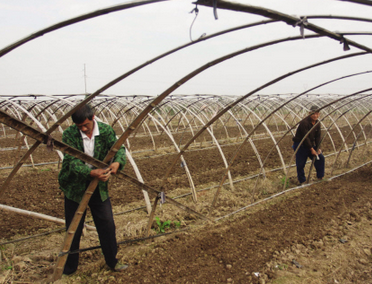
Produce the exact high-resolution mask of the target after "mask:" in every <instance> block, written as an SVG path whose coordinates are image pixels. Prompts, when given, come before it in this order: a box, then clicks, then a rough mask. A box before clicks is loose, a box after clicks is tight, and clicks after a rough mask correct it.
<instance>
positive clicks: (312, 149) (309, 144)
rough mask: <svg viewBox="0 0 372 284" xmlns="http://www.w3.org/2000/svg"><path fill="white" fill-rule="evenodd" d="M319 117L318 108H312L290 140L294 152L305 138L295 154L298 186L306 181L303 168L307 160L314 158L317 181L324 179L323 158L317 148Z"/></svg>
mask: <svg viewBox="0 0 372 284" xmlns="http://www.w3.org/2000/svg"><path fill="white" fill-rule="evenodd" d="M319 116H320V113H319V110H318V108H317V107H316V106H312V107H311V108H310V113H309V115H308V116H307V117H305V118H304V119H303V120H302V121H301V122H300V124H299V126H298V128H297V131H296V135H295V137H293V139H292V140H293V142H294V143H293V146H292V148H293V149H294V150H296V149H297V148H298V147H299V145H300V143H301V141H302V140H303V138H304V137H305V136H306V138H305V139H304V141H303V142H302V144H301V146H300V147H299V149H298V151H297V153H296V166H297V178H298V181H299V183H300V184H301V183H304V182H305V181H306V177H305V171H304V168H305V164H306V161H307V158H310V159H313V158H314V157H315V162H314V166H315V169H316V176H317V178H318V179H319V180H321V179H322V178H323V177H324V156H323V154H322V150H320V148H319V146H320V139H321V136H320V134H321V130H320V123H318V122H319V121H318V119H319Z"/></svg>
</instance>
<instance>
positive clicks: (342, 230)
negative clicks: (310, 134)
mask: <svg viewBox="0 0 372 284" xmlns="http://www.w3.org/2000/svg"><path fill="white" fill-rule="evenodd" d="M371 172H372V168H371V166H365V167H364V168H361V169H359V170H357V171H356V172H353V173H351V174H347V175H344V176H342V177H339V178H336V179H333V180H332V181H324V182H320V183H316V184H313V185H311V186H309V187H305V188H299V189H296V190H294V191H292V192H290V193H288V194H286V195H283V196H281V197H279V198H276V199H273V200H271V201H267V202H265V203H263V204H260V205H257V206H255V207H253V208H251V209H250V210H247V211H245V212H243V213H240V214H239V215H238V216H237V215H236V216H235V217H231V218H228V219H226V220H224V221H219V222H217V223H216V224H209V225H207V224H205V225H201V226H196V227H193V228H190V230H188V231H186V232H185V231H183V232H179V233H176V234H174V235H171V236H168V237H163V239H158V240H156V241H151V242H150V243H137V244H133V245H128V246H124V245H123V246H120V249H119V257H120V258H121V261H123V262H128V263H129V264H130V267H129V268H128V269H127V270H126V271H125V272H122V273H115V272H110V271H108V270H107V268H105V267H104V266H103V265H102V263H104V262H103V260H102V256H101V255H100V254H99V253H98V252H99V250H97V251H96V252H97V253H98V254H94V253H93V255H92V254H90V255H89V254H88V253H82V260H81V265H80V266H79V270H78V273H77V274H76V275H74V276H71V277H68V278H63V279H62V280H60V283H372V276H371V275H372V274H371V270H372V269H371V262H372V255H371V249H372V243H371V233H372V221H371V220H372V204H371V200H372V192H371V190H370V184H371V181H372V175H371ZM25 245H26V244H25ZM31 259H32V257H31ZM54 260H55V259H53V258H52V259H49V260H48V261H49V265H46V264H45V259H44V260H43V265H41V266H40V267H42V266H44V267H43V268H37V266H36V264H37V263H38V262H40V261H41V260H40V259H32V262H34V263H33V264H34V271H28V273H29V274H33V275H34V278H32V277H31V276H27V272H23V273H22V274H17V273H16V271H15V272H14V274H15V275H18V276H19V278H17V277H15V276H14V277H13V279H18V281H20V283H30V282H27V281H30V279H33V280H32V282H34V281H36V282H37V280H43V279H46V277H47V276H48V274H50V273H51V271H52V270H51V269H52V267H53V261H54ZM97 263H98V265H97ZM3 271H4V270H3ZM35 274H36V275H39V276H38V277H39V278H35ZM20 275H22V277H21V276H20ZM22 281H24V282H22ZM5 283H11V282H5ZM15 283H16V282H15Z"/></svg>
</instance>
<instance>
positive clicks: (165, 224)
mask: <svg viewBox="0 0 372 284" xmlns="http://www.w3.org/2000/svg"><path fill="white" fill-rule="evenodd" d="M155 220H156V224H157V225H158V229H157V232H158V233H164V232H165V229H169V228H170V225H171V221H169V220H168V221H165V222H162V221H160V218H159V217H155Z"/></svg>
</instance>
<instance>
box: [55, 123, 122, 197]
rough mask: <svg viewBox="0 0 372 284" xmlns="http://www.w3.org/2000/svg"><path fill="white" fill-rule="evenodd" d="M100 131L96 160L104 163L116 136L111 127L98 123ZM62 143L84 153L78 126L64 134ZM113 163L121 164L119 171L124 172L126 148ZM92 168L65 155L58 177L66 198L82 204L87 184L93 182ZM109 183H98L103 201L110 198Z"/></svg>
mask: <svg viewBox="0 0 372 284" xmlns="http://www.w3.org/2000/svg"><path fill="white" fill-rule="evenodd" d="M97 124H98V129H99V136H96V137H95V142H94V158H96V159H98V160H100V161H103V159H104V158H105V156H106V155H107V153H108V151H109V150H110V149H111V147H112V145H114V143H115V142H116V140H117V139H116V135H115V132H114V130H113V129H112V127H111V126H109V125H107V124H104V123H101V122H97ZM62 141H63V142H64V143H66V144H68V145H69V146H71V147H74V148H76V149H78V150H80V151H82V152H84V144H83V138H82V137H81V134H80V131H79V129H78V128H77V126H76V125H72V126H70V127H69V128H67V129H66V130H65V131H64V132H63V136H62ZM113 162H119V163H120V167H119V170H122V169H123V167H124V165H125V162H126V157H125V148H124V147H123V146H122V147H121V148H120V149H119V151H118V152H117V153H116V155H115V157H114V160H113ZM90 171H91V168H89V166H88V165H86V164H85V162H83V161H81V160H79V159H77V158H75V157H73V156H70V155H68V154H65V155H64V158H63V162H62V169H61V171H60V172H59V175H58V182H59V185H60V189H62V191H63V192H64V194H65V196H66V197H67V198H68V199H70V200H73V201H75V202H77V203H80V201H81V199H82V198H83V195H84V192H85V190H86V189H87V182H89V181H91V180H93V178H92V177H91V176H90ZM107 185H108V182H102V181H100V182H99V183H98V188H97V189H96V190H99V193H100V195H101V199H102V201H105V200H106V199H107V198H108V190H107Z"/></svg>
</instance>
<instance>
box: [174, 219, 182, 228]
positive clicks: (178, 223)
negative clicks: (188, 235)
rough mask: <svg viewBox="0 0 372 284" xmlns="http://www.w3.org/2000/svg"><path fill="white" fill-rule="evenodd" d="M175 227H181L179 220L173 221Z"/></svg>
mask: <svg viewBox="0 0 372 284" xmlns="http://www.w3.org/2000/svg"><path fill="white" fill-rule="evenodd" d="M173 223H174V225H175V226H176V228H181V222H177V221H174V222H173Z"/></svg>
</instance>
